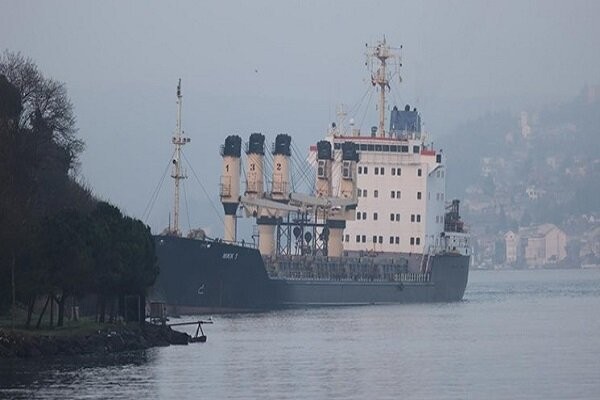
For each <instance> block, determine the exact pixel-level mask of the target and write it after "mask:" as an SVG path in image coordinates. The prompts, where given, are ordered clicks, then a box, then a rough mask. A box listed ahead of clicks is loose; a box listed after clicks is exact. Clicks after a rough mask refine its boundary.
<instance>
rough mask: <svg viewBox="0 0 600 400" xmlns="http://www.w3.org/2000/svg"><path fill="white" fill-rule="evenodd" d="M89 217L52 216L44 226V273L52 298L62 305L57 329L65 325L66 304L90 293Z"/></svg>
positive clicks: (72, 213) (65, 213)
mask: <svg viewBox="0 0 600 400" xmlns="http://www.w3.org/2000/svg"><path fill="white" fill-rule="evenodd" d="M87 223H88V220H87V218H86V217H85V216H84V215H82V214H81V213H79V212H77V211H75V210H66V211H62V212H60V213H58V214H56V215H54V216H52V217H48V218H46V219H45V220H44V222H43V223H42V225H41V230H40V234H41V235H40V237H39V238H38V240H39V241H40V242H41V248H42V250H41V252H40V253H41V254H40V255H41V259H40V260H39V261H38V262H39V263H40V264H41V265H42V267H41V268H39V269H38V271H39V272H40V274H43V276H45V277H46V278H47V281H46V282H47V287H48V288H49V290H50V293H49V295H50V296H52V297H53V298H54V300H56V303H57V304H58V321H57V326H62V325H63V320H64V309H65V301H66V299H68V298H69V297H72V296H78V295H81V294H83V293H85V292H86V291H88V290H89V288H90V286H91V276H92V274H91V260H92V257H91V251H90V248H89V245H88V240H87V237H86V236H87V235H86V233H87Z"/></svg>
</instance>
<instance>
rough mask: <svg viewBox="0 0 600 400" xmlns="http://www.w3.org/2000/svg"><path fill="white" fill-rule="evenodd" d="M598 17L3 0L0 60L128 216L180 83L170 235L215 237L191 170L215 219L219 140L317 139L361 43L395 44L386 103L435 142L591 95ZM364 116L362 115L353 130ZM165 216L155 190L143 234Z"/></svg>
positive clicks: (560, 9)
mask: <svg viewBox="0 0 600 400" xmlns="http://www.w3.org/2000/svg"><path fill="white" fill-rule="evenodd" d="M598 15H600V2H597V1H572V2H563V1H439V2H433V1H425V2H420V1H364V2H357V1H326V2H322V1H288V2H280V1H252V2H231V1H223V2H195V1H187V2H186V1H180V2H176V3H174V4H173V3H166V2H157V1H153V2H148V1H128V2H123V1H102V2H80V1H52V2H41V1H9V0H4V1H2V2H0V48H1V49H9V50H11V51H20V52H22V53H23V54H24V55H26V56H28V57H31V58H32V59H33V60H34V61H35V62H36V63H37V64H38V66H39V68H40V70H41V71H43V72H44V73H45V74H47V75H48V76H51V77H53V78H55V79H57V80H60V81H64V82H65V83H66V85H67V88H68V91H69V94H70V96H71V98H72V101H73V103H74V105H75V112H76V115H77V119H78V127H79V129H80V135H81V137H82V138H83V139H84V140H85V142H86V144H87V149H86V151H85V152H84V154H83V155H82V157H81V171H80V173H81V175H82V178H83V179H84V180H85V181H86V182H87V183H88V184H89V186H90V187H91V188H93V190H94V192H95V193H96V194H97V195H98V196H100V197H102V198H105V199H108V200H110V201H111V202H114V203H115V204H117V205H118V206H119V207H122V208H123V209H124V210H125V211H126V212H127V213H129V214H131V215H133V216H135V217H142V214H143V212H144V209H145V207H146V205H147V203H148V201H149V199H150V197H151V194H152V191H153V190H154V188H155V186H156V185H157V182H158V181H159V179H160V177H161V176H162V174H163V170H164V168H165V166H166V164H167V163H168V162H169V157H170V154H171V151H172V149H171V146H170V135H171V133H172V131H173V130H174V127H175V116H176V108H175V87H176V84H177V79H178V78H182V80H183V95H184V103H183V104H184V106H183V107H184V109H183V113H184V114H183V126H184V129H185V131H186V133H187V134H188V135H189V136H190V137H191V138H192V143H191V144H190V145H188V146H186V148H185V154H186V156H187V159H189V160H190V162H191V164H192V168H193V171H188V173H189V175H190V179H189V180H188V182H187V185H186V193H185V198H186V199H187V202H186V203H187V205H188V206H187V208H189V210H190V211H189V213H187V212H184V214H185V216H184V217H183V225H184V227H185V228H186V229H187V227H188V225H189V226H191V227H197V226H201V227H203V228H205V229H207V231H208V232H209V233H211V234H213V235H216V236H220V235H221V234H222V228H221V224H220V221H219V217H218V216H217V215H216V213H215V212H213V211H211V206H210V202H209V200H208V199H207V198H206V196H205V194H204V192H203V190H202V189H201V188H200V187H199V185H198V184H197V182H196V179H195V177H194V172H195V173H196V174H197V175H198V177H199V178H200V180H201V181H202V183H203V185H204V187H205V188H206V191H207V192H208V193H209V195H210V198H211V201H212V202H214V203H215V204H216V205H217V210H218V212H219V213H220V212H221V209H220V206H219V205H218V186H217V184H218V179H219V178H218V175H219V167H220V156H219V154H218V149H219V145H220V144H221V143H222V140H223V139H224V137H225V136H226V135H228V134H232V133H237V134H240V135H242V136H243V137H244V138H246V137H247V136H248V135H249V133H251V132H255V131H259V132H263V133H265V134H266V135H267V138H268V141H272V140H273V139H274V136H275V135H276V134H277V133H282V132H283V133H288V134H290V135H292V137H293V138H294V141H295V143H296V147H297V148H298V149H301V150H302V149H306V148H307V146H308V145H309V144H310V143H313V142H315V141H317V140H318V139H320V138H321V137H322V136H323V135H324V133H325V130H326V128H327V126H328V124H329V123H330V122H331V121H332V120H334V119H335V107H336V105H337V104H339V103H345V104H354V103H356V102H357V101H358V100H359V99H360V97H361V96H362V94H363V93H364V91H365V90H366V88H367V86H368V82H366V78H367V77H368V72H367V70H366V69H365V67H364V44H365V43H367V42H368V43H373V42H374V41H376V40H377V39H380V38H381V37H382V36H383V35H385V37H386V38H387V41H388V42H389V43H391V44H393V45H403V46H404V49H403V53H402V56H403V63H404V67H403V69H402V76H403V79H404V82H403V84H402V86H401V87H400V90H399V91H396V92H395V95H394V96H395V97H392V98H391V100H392V102H394V103H398V105H400V106H401V105H403V104H405V103H410V104H411V105H415V106H416V107H418V108H419V109H420V110H421V111H422V114H423V118H424V122H425V126H426V129H427V130H429V131H431V133H432V134H433V137H434V140H435V137H436V136H439V135H446V134H449V133H450V132H452V131H453V129H455V127H456V126H457V125H458V124H460V123H461V122H464V121H465V120H466V119H469V118H475V117H477V116H479V115H482V114H484V113H486V112H489V111H496V110H505V109H509V110H517V109H518V108H519V107H524V106H527V105H531V104H540V103H546V102H551V103H552V102H558V101H560V100H561V99H563V98H567V97H572V96H574V95H575V94H577V93H578V92H579V91H580V90H581V88H582V87H583V85H585V84H588V83H589V84H597V83H600V69H599V68H598V65H600V51H598V50H599V49H600V39H599V38H600V26H599V25H598V23H597V21H598ZM375 118H376V110H375V104H374V103H371V106H370V109H369V113H368V115H367V117H366V119H364V123H363V125H362V126H361V127H362V129H363V130H364V131H366V130H368V128H369V127H370V126H371V125H373V124H374V122H375ZM358 120H359V118H357V121H358ZM360 120H361V122H362V118H360ZM450 173H453V171H451V172H450ZM170 203H171V191H170V187H169V186H166V187H165V188H164V189H163V191H162V192H161V195H160V196H159V198H158V200H157V202H156V205H155V207H154V209H153V212H152V214H151V215H150V218H149V219H148V221H147V222H148V223H149V224H150V225H151V226H152V228H153V230H154V231H160V230H161V229H162V228H163V227H165V226H166V225H167V223H168V212H169V207H170ZM183 207H184V208H186V206H185V205H183ZM188 214H189V217H188V216H187V215H188Z"/></svg>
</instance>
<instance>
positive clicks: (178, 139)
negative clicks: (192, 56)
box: [169, 79, 191, 236]
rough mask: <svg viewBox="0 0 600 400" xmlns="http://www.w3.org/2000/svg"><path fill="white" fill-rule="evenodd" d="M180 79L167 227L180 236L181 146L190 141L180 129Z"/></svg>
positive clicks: (182, 174) (183, 177)
mask: <svg viewBox="0 0 600 400" xmlns="http://www.w3.org/2000/svg"><path fill="white" fill-rule="evenodd" d="M182 98H183V96H181V79H179V83H178V84H177V126H176V128H175V134H174V135H173V138H172V142H173V144H174V145H175V156H174V158H173V170H172V172H171V178H173V179H174V180H175V193H174V204H173V226H172V227H169V228H170V229H169V230H170V232H171V234H172V235H174V236H181V231H180V230H179V184H180V181H181V180H182V179H185V178H187V175H186V174H185V171H184V170H183V169H182V168H181V147H182V146H184V145H185V144H186V143H189V142H190V141H191V139H190V138H186V137H185V136H183V135H184V132H183V131H182V129H181V105H182Z"/></svg>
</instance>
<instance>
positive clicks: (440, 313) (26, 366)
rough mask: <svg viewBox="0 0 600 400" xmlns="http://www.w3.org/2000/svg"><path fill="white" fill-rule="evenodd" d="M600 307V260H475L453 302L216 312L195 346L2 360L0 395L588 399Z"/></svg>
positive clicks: (598, 384) (594, 394) (597, 385)
mask: <svg viewBox="0 0 600 400" xmlns="http://www.w3.org/2000/svg"><path fill="white" fill-rule="evenodd" d="M599 306H600V271H599V270H555V271H552V270H538V271H474V272H473V273H472V274H471V279H470V283H469V287H468V288H467V291H466V293H465V298H464V300H463V301H461V302H455V303H437V304H409V305H385V306H369V307H342V308H339V307H337V308H330V307H325V308H308V309H294V310H280V311H272V312H268V313H251V314H230V315H221V316H215V318H214V319H215V324H214V325H212V326H211V334H210V340H209V341H208V342H207V343H204V344H193V345H189V346H180V347H177V346H171V347H165V348H156V349H152V350H148V351H146V352H139V353H129V354H121V355H114V356H110V358H93V357H78V358H64V359H57V360H33V361H31V360H29V361H23V360H18V361H16V362H14V363H11V362H7V361H6V360H3V361H2V363H0V399H4V398H7V399H9V398H10V399H32V398H35V399H61V400H62V399H68V398H90V399H96V398H111V399H172V398H176V399H198V398H213V399H238V398H261V399H282V398H293V399H323V398H328V399H365V398H374V399H381V398H390V399H391V398H399V397H401V398H403V399H440V398H449V399H463V398H473V399H487V398H503V399H508V398H510V399H523V398H528V399H533V398H535V399H542V398H543V399H569V398H577V399H597V398H598V393H600V381H599V380H598V379H597V371H598V370H600V359H599V358H598V354H600V341H598V340H597V333H598V332H599V331H600V320H599V319H598V318H590V317H591V316H594V315H596V314H597V309H598V307H599ZM191 319H192V318H190V320H191ZM185 320H186V319H185V318H182V319H181V321H185ZM189 329H190V333H193V332H191V331H192V330H193V329H195V328H193V327H190V328H189Z"/></svg>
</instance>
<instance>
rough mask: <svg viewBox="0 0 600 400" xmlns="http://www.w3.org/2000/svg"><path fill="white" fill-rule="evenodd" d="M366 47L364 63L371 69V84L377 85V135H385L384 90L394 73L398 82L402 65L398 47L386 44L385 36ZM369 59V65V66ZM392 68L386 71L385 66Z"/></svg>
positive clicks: (388, 85) (388, 87)
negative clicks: (392, 69) (391, 71)
mask: <svg viewBox="0 0 600 400" xmlns="http://www.w3.org/2000/svg"><path fill="white" fill-rule="evenodd" d="M366 48H367V62H366V63H365V64H366V65H367V66H368V67H369V69H370V70H371V84H372V85H373V86H379V105H378V107H377V109H378V110H379V128H378V130H379V136H381V137H385V90H386V88H387V90H390V89H391V88H390V81H391V80H392V77H393V76H394V75H398V77H399V78H400V82H402V78H401V77H400V67H401V66H402V63H401V60H400V55H399V51H400V50H401V49H402V46H400V48H393V47H390V46H388V45H387V43H386V40H385V36H384V37H383V40H381V41H379V42H377V44H376V45H375V46H369V45H368V44H367V45H366ZM375 60H377V63H378V65H377V70H375V63H376V61H375ZM369 61H370V66H369ZM388 65H390V67H393V68H394V71H393V74H392V73H390V72H388V70H387V67H388Z"/></svg>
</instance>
